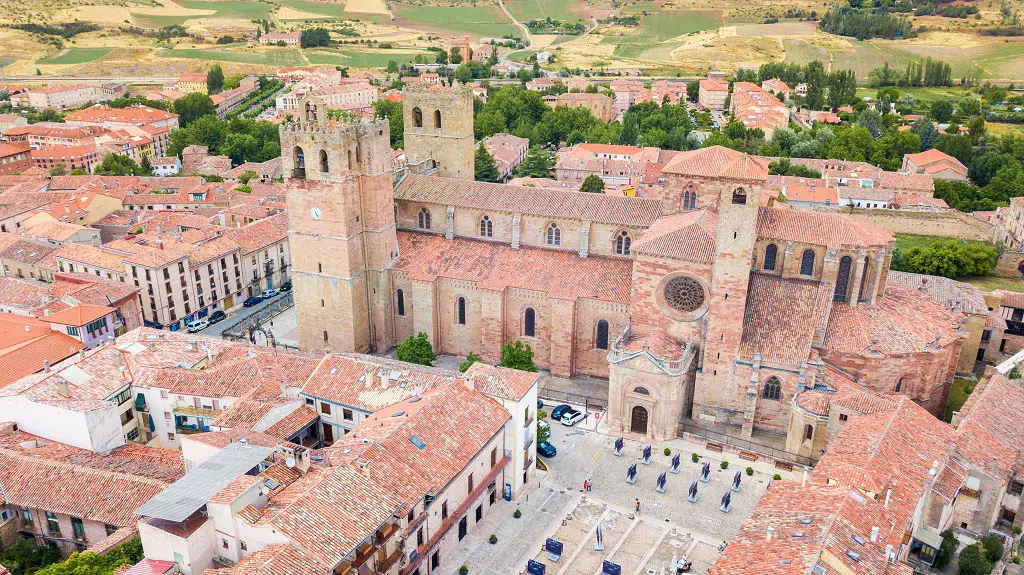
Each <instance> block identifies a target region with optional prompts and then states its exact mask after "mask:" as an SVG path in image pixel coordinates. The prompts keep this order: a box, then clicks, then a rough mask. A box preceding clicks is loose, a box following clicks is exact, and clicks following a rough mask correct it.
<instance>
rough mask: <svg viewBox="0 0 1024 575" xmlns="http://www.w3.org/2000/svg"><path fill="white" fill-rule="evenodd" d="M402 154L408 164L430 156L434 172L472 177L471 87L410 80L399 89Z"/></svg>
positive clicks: (428, 159)
mask: <svg viewBox="0 0 1024 575" xmlns="http://www.w3.org/2000/svg"><path fill="white" fill-rule="evenodd" d="M402 108H403V113H404V120H405V157H406V161H407V162H408V164H409V167H410V168H411V169H412V170H414V171H418V170H419V169H422V168H418V166H419V165H420V164H422V163H424V162H428V161H431V160H433V161H434V162H435V164H436V166H437V175H439V176H441V177H445V178H461V179H463V180H472V179H473V166H474V164H475V162H474V155H473V154H474V148H473V89H472V88H471V87H469V86H466V85H461V84H459V83H458V82H455V83H454V84H453V85H452V86H441V85H438V84H412V85H410V86H406V88H405V90H404V91H403V92H402Z"/></svg>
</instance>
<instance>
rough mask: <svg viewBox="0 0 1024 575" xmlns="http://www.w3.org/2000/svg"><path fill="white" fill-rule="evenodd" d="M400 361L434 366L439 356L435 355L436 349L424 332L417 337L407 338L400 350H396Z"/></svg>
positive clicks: (399, 346) (400, 345) (399, 347)
mask: <svg viewBox="0 0 1024 575" xmlns="http://www.w3.org/2000/svg"><path fill="white" fill-rule="evenodd" d="M395 353H396V354H397V355H398V360H399V361H405V362H409V363H416V364H419V365H434V360H435V359H437V356H436V355H434V347H433V346H432V345H430V340H429V339H427V334H425V333H423V332H422V331H421V332H419V333H418V334H416V335H410V336H409V337H407V338H405V341H403V342H402V343H401V344H399V345H398V349H396V350H395Z"/></svg>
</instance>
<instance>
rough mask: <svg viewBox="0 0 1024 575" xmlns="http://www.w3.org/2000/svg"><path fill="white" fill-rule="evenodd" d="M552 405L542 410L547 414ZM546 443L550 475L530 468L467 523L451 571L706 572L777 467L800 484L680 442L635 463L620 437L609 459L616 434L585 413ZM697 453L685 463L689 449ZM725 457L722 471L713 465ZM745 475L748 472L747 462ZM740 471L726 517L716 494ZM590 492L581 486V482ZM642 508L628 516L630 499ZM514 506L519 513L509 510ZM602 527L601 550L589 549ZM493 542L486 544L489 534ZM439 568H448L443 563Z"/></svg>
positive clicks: (636, 449) (634, 452) (637, 450)
mask: <svg viewBox="0 0 1024 575" xmlns="http://www.w3.org/2000/svg"><path fill="white" fill-rule="evenodd" d="M551 407H552V406H551V405H548V406H546V409H547V410H550V409H551ZM548 422H549V423H551V424H552V426H551V438H550V442H551V443H552V444H553V445H554V446H555V447H556V448H557V450H558V454H557V455H556V456H555V457H553V458H550V459H542V461H543V462H544V463H545V464H547V465H548V467H549V471H548V472H546V473H545V472H538V474H537V477H538V480H535V481H533V482H531V484H530V486H529V487H528V488H527V492H526V493H524V494H523V495H521V496H520V498H519V499H518V500H517V501H514V502H512V503H511V504H505V505H501V506H499V507H497V508H495V509H494V510H493V511H491V512H490V513H489V514H488V516H487V517H485V518H484V519H483V520H482V521H481V522H480V524H478V525H477V526H476V527H474V528H471V529H470V532H469V534H468V535H467V536H466V538H465V539H463V540H462V543H461V545H460V548H459V555H458V556H454V557H451V558H450V560H449V561H447V562H446V565H447V566H448V567H450V569H451V572H452V573H454V572H456V571H457V570H458V568H459V567H460V566H461V565H466V566H467V567H468V568H469V573H471V574H472V573H523V572H525V570H526V563H527V560H529V559H533V560H536V561H539V562H541V563H543V564H545V566H546V573H548V574H556V575H594V574H595V573H599V572H600V570H601V566H602V562H603V561H604V560H609V561H612V562H614V563H617V564H618V565H619V566H620V567H621V568H622V573H623V574H624V575H625V574H629V575H641V574H648V573H654V574H660V573H661V572H662V568H665V572H666V573H667V572H668V569H669V567H670V566H671V564H672V560H673V558H678V559H682V558H684V557H685V558H687V559H688V560H689V561H692V562H693V567H692V569H691V573H707V571H708V569H710V568H711V565H713V564H714V562H715V560H716V559H717V558H718V555H719V553H720V552H719V545H720V544H721V543H722V542H723V541H728V540H729V539H731V538H732V536H733V535H734V534H735V533H736V532H737V531H738V530H739V528H740V525H741V524H742V523H743V521H744V520H745V519H746V518H747V517H748V516H749V515H750V513H751V511H752V510H753V508H754V505H756V503H757V501H758V500H759V499H760V498H761V496H762V495H763V494H764V492H765V490H766V489H768V486H769V484H770V483H771V481H772V477H773V475H774V474H775V473H780V474H781V475H782V476H783V477H785V478H787V479H796V480H799V478H800V476H799V474H798V473H794V472H785V471H778V470H775V469H774V468H773V467H772V466H770V465H768V464H766V463H761V462H746V461H743V460H741V459H739V458H738V457H737V456H735V455H731V454H725V455H724V456H723V454H721V453H715V452H709V451H707V450H705V449H704V448H703V447H700V446H697V445H695V444H692V443H688V442H685V441H683V440H674V441H669V442H666V443H661V444H658V445H656V446H654V447H653V448H652V454H651V458H650V464H648V465H644V464H642V463H641V461H640V460H641V451H642V449H643V447H644V444H643V443H641V442H638V441H631V440H628V439H627V440H625V445H624V448H623V451H622V455H621V456H616V455H614V453H613V452H614V443H615V439H616V437H615V436H611V435H607V434H605V433H601V432H600V431H598V429H597V428H599V427H600V426H599V425H598V420H596V419H595V418H594V417H593V416H591V417H590V418H588V420H586V421H584V422H581V423H580V424H579V425H578V426H576V427H571V428H570V427H564V426H562V425H559V424H557V423H555V422H554V421H552V420H551V419H550V418H549V419H548ZM665 447H668V448H669V449H670V450H671V453H672V455H675V454H676V453H678V454H679V455H680V467H679V473H678V474H674V473H671V471H670V469H671V461H672V457H671V456H666V455H665V453H664V449H665ZM694 453H696V454H697V455H698V457H699V461H698V462H694V461H693V460H692V454H694ZM723 459H724V460H725V461H728V462H729V465H728V468H727V469H722V468H721V462H722V461H723ZM705 462H709V463H710V464H711V474H710V481H709V482H708V483H700V482H699V483H698V495H697V501H696V502H695V503H691V502H689V501H687V490H688V489H689V487H690V484H691V483H692V482H693V481H696V480H697V478H698V476H699V475H700V469H701V466H702V465H703V464H704V463H705ZM634 463H635V464H636V465H637V480H636V483H634V484H630V483H627V482H626V471H627V469H628V468H629V466H630V465H632V464H634ZM748 465H749V466H750V467H751V468H753V475H747V473H746V468H747V466H748ZM737 471H740V472H741V474H742V475H741V477H742V480H741V486H740V491H739V492H732V503H731V508H730V511H729V512H728V513H725V512H722V511H720V509H719V508H720V506H721V499H722V495H723V494H725V492H726V491H728V490H729V489H730V488H731V486H732V480H733V476H734V475H735V473H736V472H737ZM661 473H665V474H666V478H667V482H666V491H665V493H658V492H657V491H656V490H655V487H656V482H657V478H658V476H659V475H660V474H661ZM584 480H590V481H591V482H592V488H591V490H590V491H589V492H586V493H584V492H583V481H584ZM637 499H639V500H640V512H639V513H635V507H636V500H637ZM516 509H519V511H520V512H521V517H519V518H518V519H517V518H515V517H514V516H513V513H514V512H515V510H516ZM598 525H600V528H601V532H602V535H603V543H604V550H603V551H598V550H595V543H596V537H597V527H598ZM492 533H493V534H494V535H495V536H496V537H497V542H496V543H495V544H491V543H490V542H489V540H488V539H489V537H490V535H491V534H492ZM549 537H550V538H553V539H556V540H558V541H560V542H562V543H563V545H564V548H563V553H562V556H561V558H560V559H559V561H557V562H554V561H551V560H550V559H549V557H548V554H547V552H546V551H544V549H543V547H544V542H545V540H546V539H547V538H549ZM446 571H447V569H446Z"/></svg>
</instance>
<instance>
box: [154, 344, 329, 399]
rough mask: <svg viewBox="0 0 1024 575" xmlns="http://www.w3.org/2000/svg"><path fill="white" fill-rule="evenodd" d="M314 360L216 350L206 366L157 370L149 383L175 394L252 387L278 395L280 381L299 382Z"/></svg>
mask: <svg viewBox="0 0 1024 575" xmlns="http://www.w3.org/2000/svg"><path fill="white" fill-rule="evenodd" d="M318 361H319V360H318V359H316V358H312V357H308V356H303V355H299V354H292V353H272V352H258V353H257V354H256V357H249V356H248V352H247V351H246V350H244V349H239V348H234V349H231V350H227V351H225V352H224V353H223V354H218V355H217V356H216V357H215V358H214V361H213V363H212V364H211V365H210V366H209V367H207V368H206V369H202V370H194V369H183V368H177V369H164V370H161V371H160V372H159V373H158V374H156V375H155V376H154V379H153V380H152V382H151V385H152V386H153V387H159V388H163V389H167V390H169V391H170V392H171V393H176V394H179V395H193V396H199V397H209V398H215V399H216V398H221V397H243V396H246V395H249V392H251V391H252V390H256V389H264V390H267V393H269V394H270V395H278V394H280V386H281V383H282V381H284V382H286V383H287V384H288V385H291V386H296V387H297V386H300V385H302V382H303V381H305V380H306V378H307V377H309V375H310V374H311V373H312V372H313V370H314V369H315V368H316V365H317V363H318Z"/></svg>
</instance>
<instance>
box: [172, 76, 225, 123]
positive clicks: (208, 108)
mask: <svg viewBox="0 0 1024 575" xmlns="http://www.w3.org/2000/svg"><path fill="white" fill-rule="evenodd" d="M211 72H212V70H211ZM174 113H175V114H177V115H178V125H179V127H181V128H185V127H187V126H188V125H189V124H191V123H192V122H195V121H196V120H198V119H199V118H202V117H203V116H213V117H216V114H217V107H216V106H214V105H213V100H212V99H210V97H209V96H207V95H206V94H200V93H199V92H193V93H191V94H186V95H185V96H182V97H181V98H178V99H177V100H175V101H174Z"/></svg>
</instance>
